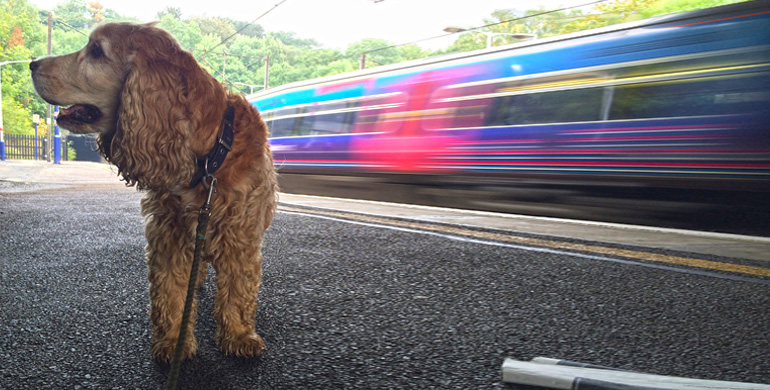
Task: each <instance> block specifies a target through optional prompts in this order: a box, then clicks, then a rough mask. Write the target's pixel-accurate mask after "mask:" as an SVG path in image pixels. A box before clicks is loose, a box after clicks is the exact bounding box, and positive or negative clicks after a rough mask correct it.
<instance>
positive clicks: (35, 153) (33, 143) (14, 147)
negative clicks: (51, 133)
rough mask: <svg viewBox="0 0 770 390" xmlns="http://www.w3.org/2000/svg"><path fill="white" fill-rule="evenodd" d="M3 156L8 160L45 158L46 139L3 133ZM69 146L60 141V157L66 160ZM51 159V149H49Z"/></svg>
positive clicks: (46, 149)
mask: <svg viewBox="0 0 770 390" xmlns="http://www.w3.org/2000/svg"><path fill="white" fill-rule="evenodd" d="M4 140H5V158H7V159H10V160H47V159H49V158H48V157H47V154H46V151H48V140H47V139H46V137H37V139H35V136H34V135H20V134H5V136H4ZM68 149H69V147H68V146H67V142H62V143H61V159H62V161H67V156H68V155H69V153H68ZM50 153H51V156H50V159H53V150H50Z"/></svg>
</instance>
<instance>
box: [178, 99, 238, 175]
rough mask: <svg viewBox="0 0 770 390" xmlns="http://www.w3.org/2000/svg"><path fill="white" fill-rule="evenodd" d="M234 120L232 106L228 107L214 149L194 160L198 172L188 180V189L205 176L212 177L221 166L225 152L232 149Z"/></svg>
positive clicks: (225, 155)
mask: <svg viewBox="0 0 770 390" xmlns="http://www.w3.org/2000/svg"><path fill="white" fill-rule="evenodd" d="M234 119H235V109H234V108H233V106H231V105H228V106H227V111H225V116H224V118H222V128H221V130H220V132H219V139H217V142H216V143H215V144H214V147H213V148H212V149H211V150H210V151H209V153H208V154H207V155H205V156H203V157H197V158H196V164H197V165H198V170H196V171H195V174H194V175H193V177H192V180H190V184H189V187H190V188H194V187H195V186H197V185H198V184H199V183H200V182H201V180H203V178H204V177H205V176H209V175H212V176H213V175H214V172H216V171H217V169H219V167H221V166H222V162H224V161H225V157H227V152H229V151H230V150H231V149H232V148H233V139H234V138H235V134H234V131H233V122H234Z"/></svg>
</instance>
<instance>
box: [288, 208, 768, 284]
mask: <svg viewBox="0 0 770 390" xmlns="http://www.w3.org/2000/svg"><path fill="white" fill-rule="evenodd" d="M278 209H279V210H285V211H290V212H297V213H305V214H318V215H324V216H330V217H336V218H341V219H347V220H352V221H357V222H368V223H378V224H383V225H390V226H398V227H403V228H410V229H416V230H425V231H432V232H440V233H447V234H454V235H458V236H464V237H473V238H477V239H484V240H491V241H498V242H505V243H512V244H519V245H531V246H537V247H543V248H553V249H560V250H571V251H578V252H588V253H594V254H601V255H607V256H620V257H626V258H632V259H637V260H646V261H652V262H656V263H666V264H674V265H683V266H689V267H697V268H704V269H709V270H716V271H725V272H733V273H739V274H746V275H753V276H764V277H770V269H769V268H763V267H755V266H749V265H740V264H733V263H723V262H719V261H712V260H703V259H695V258H689V257H680V256H670V255H662V254H657V253H650V252H643V251H637V250H629V249H618V248H610V247H605V246H599V245H586V244H576V243H569V242H564V241H556V240H547V239H542V238H530V237H521V236H515V235H510V234H505V233H493V232H481V231H476V230H473V229H467V228H463V227H456V226H443V225H432V224H429V223H422V222H409V221H401V220H395V219H390V218H381V217H375V216H366V215H359V214H350V213H345V212H337V211H327V210H315V209H313V210H311V209H304V208H295V207H291V206H286V205H283V204H282V205H280V206H279V207H278Z"/></svg>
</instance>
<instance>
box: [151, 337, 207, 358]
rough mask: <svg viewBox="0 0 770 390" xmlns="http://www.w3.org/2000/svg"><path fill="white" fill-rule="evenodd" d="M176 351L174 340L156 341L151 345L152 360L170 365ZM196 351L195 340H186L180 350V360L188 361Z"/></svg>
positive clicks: (196, 344)
mask: <svg viewBox="0 0 770 390" xmlns="http://www.w3.org/2000/svg"><path fill="white" fill-rule="evenodd" d="M175 350H176V339H173V340H172V339H163V340H156V341H153V343H152V358H153V359H155V360H158V361H160V362H163V363H171V360H172V359H173V358H174V351H175ZM197 351H198V343H197V342H196V341H195V338H192V339H190V338H188V340H187V342H186V343H185V345H184V348H183V349H182V360H184V359H190V358H192V357H193V356H195V353H196V352H197Z"/></svg>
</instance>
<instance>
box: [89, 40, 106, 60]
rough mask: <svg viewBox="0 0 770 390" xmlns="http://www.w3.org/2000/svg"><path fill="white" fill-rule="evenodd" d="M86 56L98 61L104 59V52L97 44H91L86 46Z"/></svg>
mask: <svg viewBox="0 0 770 390" xmlns="http://www.w3.org/2000/svg"><path fill="white" fill-rule="evenodd" d="M88 55H89V56H90V57H91V58H95V59H99V58H103V57H104V50H102V47H101V46H100V45H99V44H98V43H92V44H91V45H89V46H88Z"/></svg>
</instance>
